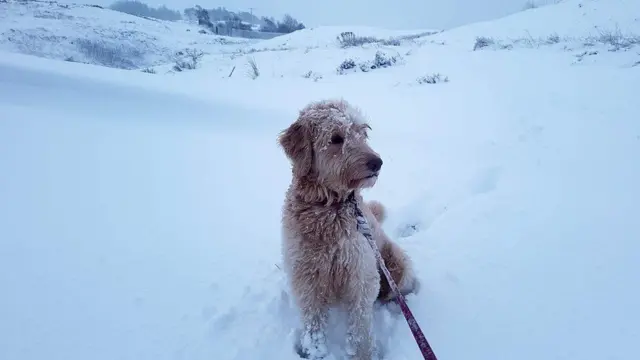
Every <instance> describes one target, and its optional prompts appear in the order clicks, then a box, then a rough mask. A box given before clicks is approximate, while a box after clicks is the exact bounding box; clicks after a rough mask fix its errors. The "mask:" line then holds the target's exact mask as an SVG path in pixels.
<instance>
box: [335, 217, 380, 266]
mask: <svg viewBox="0 0 640 360" xmlns="http://www.w3.org/2000/svg"><path fill="white" fill-rule="evenodd" d="M338 218H339V220H338V219H337V220H338V221H340V222H343V223H348V224H349V226H345V227H344V228H342V231H341V232H340V233H338V234H335V236H336V239H337V240H338V242H337V245H338V246H336V247H335V248H334V251H335V253H334V254H333V255H334V256H333V261H334V265H336V266H342V267H347V268H349V271H350V272H376V273H377V269H376V260H375V255H374V253H373V249H372V248H371V246H370V245H369V242H368V240H367V239H366V238H365V237H364V236H363V235H362V234H361V233H360V232H358V230H357V222H356V218H355V212H351V211H349V210H345V211H344V212H343V213H342V214H340V215H339V216H338Z"/></svg>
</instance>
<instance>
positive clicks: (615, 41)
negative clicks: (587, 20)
mask: <svg viewBox="0 0 640 360" xmlns="http://www.w3.org/2000/svg"><path fill="white" fill-rule="evenodd" d="M596 43H601V44H605V45H610V46H612V50H613V51H617V50H620V49H628V48H630V47H632V46H634V45H639V44H640V36H638V35H636V34H632V33H628V34H625V33H623V32H622V31H621V30H620V28H618V27H616V28H615V29H613V30H610V29H598V34H596V35H592V36H589V37H587V38H586V39H585V45H588V46H593V45H595V44H596Z"/></svg>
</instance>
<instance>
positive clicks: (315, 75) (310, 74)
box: [302, 70, 322, 81]
mask: <svg viewBox="0 0 640 360" xmlns="http://www.w3.org/2000/svg"><path fill="white" fill-rule="evenodd" d="M302 77H303V78H305V79H313V81H318V80H320V79H322V75H321V74H318V73H316V72H314V71H311V70H309V71H308V72H306V73H305V74H304V75H302Z"/></svg>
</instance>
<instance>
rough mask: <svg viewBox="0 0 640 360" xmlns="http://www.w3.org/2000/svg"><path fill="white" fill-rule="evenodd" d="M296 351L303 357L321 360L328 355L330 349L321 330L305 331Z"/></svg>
mask: <svg viewBox="0 0 640 360" xmlns="http://www.w3.org/2000/svg"><path fill="white" fill-rule="evenodd" d="M296 352H297V353H298V355H299V356H300V357H301V358H303V359H310V360H321V359H324V358H326V357H327V355H328V354H329V349H328V348H327V344H326V342H325V337H324V334H323V333H321V332H310V331H305V332H304V333H303V334H302V337H301V338H300V342H299V343H298V344H296Z"/></svg>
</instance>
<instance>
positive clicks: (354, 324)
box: [346, 299, 377, 360]
mask: <svg viewBox="0 0 640 360" xmlns="http://www.w3.org/2000/svg"><path fill="white" fill-rule="evenodd" d="M372 326H373V301H369V299H363V301H360V302H357V303H354V304H353V305H352V306H350V308H349V318H348V325H347V339H346V342H347V344H346V345H347V346H346V353H347V355H348V357H349V359H353V360H373V359H377V357H376V356H377V351H376V346H375V344H376V343H375V339H374V333H373V329H372Z"/></svg>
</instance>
